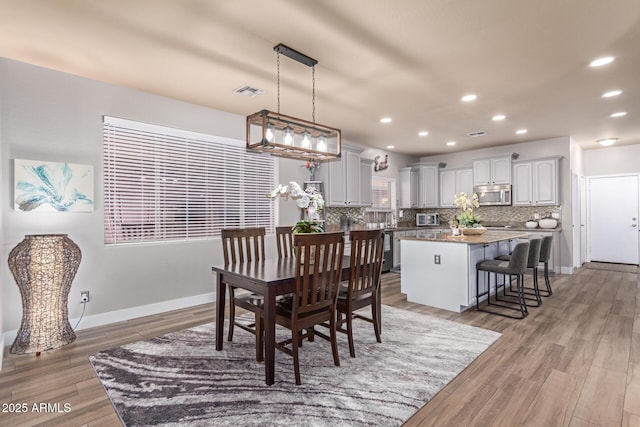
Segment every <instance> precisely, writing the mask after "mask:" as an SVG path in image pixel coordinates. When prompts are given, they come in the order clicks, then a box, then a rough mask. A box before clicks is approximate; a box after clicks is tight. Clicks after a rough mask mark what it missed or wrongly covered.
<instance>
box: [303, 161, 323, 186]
mask: <svg viewBox="0 0 640 427" xmlns="http://www.w3.org/2000/svg"><path fill="white" fill-rule="evenodd" d="M305 167H306V168H307V170H308V171H309V174H310V175H311V181H313V180H315V175H316V171H317V170H318V169H320V163H318V161H317V160H313V159H310V160H307V164H306V165H305Z"/></svg>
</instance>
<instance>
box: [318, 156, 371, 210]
mask: <svg viewBox="0 0 640 427" xmlns="http://www.w3.org/2000/svg"><path fill="white" fill-rule="evenodd" d="M363 160H364V163H366V164H367V165H368V167H369V168H368V172H367V171H365V165H364V164H363ZM371 164H372V163H370V162H369V161H367V160H365V159H362V158H361V157H360V152H358V151H356V150H352V149H348V148H345V147H343V148H342V155H341V157H340V158H339V159H336V160H332V161H329V162H327V163H326V165H327V167H324V168H320V169H319V177H320V179H321V180H322V181H323V182H325V188H326V190H325V193H326V200H325V203H326V205H327V206H331V207H339V206H343V207H344V206H365V205H370V204H371ZM363 180H364V182H363Z"/></svg>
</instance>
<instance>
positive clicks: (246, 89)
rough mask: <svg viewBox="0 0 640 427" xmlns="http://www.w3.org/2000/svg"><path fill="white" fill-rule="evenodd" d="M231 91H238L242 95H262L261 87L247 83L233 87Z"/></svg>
mask: <svg viewBox="0 0 640 427" xmlns="http://www.w3.org/2000/svg"><path fill="white" fill-rule="evenodd" d="M233 91H234V92H235V93H239V94H240V95H244V96H256V95H262V94H263V93H264V91H263V90H262V89H258V88H255V87H251V86H249V85H244V86H242V87H239V88H237V89H234V90H233Z"/></svg>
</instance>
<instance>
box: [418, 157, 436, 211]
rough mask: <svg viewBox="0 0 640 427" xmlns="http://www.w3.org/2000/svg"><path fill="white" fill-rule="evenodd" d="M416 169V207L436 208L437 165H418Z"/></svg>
mask: <svg viewBox="0 0 640 427" xmlns="http://www.w3.org/2000/svg"><path fill="white" fill-rule="evenodd" d="M416 167H417V168H418V207H419V208H437V207H438V194H439V191H438V190H439V188H438V182H439V181H440V176H439V173H438V171H439V165H438V164H437V163H434V164H418V165H416Z"/></svg>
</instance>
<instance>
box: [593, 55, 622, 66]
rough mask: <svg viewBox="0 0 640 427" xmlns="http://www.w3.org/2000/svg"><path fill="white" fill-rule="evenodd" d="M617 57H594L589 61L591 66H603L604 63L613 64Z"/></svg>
mask: <svg viewBox="0 0 640 427" xmlns="http://www.w3.org/2000/svg"><path fill="white" fill-rule="evenodd" d="M614 59H616V58H615V57H613V56H603V57H602V58H598V59H594V60H593V61H591V62H590V63H589V67H602V66H603V65H607V64H611V63H612V62H613V60H614Z"/></svg>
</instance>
